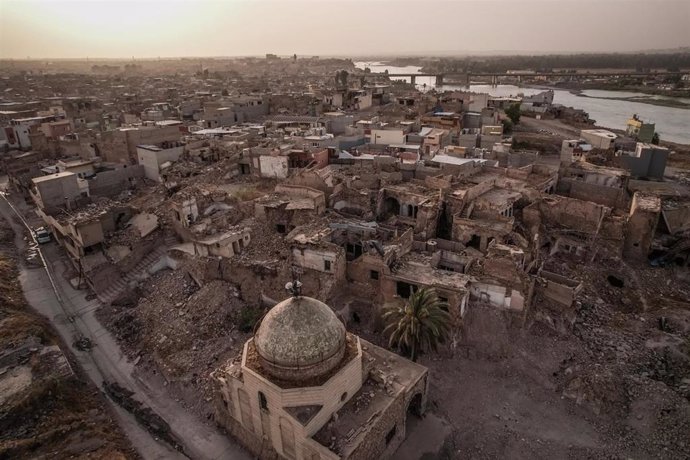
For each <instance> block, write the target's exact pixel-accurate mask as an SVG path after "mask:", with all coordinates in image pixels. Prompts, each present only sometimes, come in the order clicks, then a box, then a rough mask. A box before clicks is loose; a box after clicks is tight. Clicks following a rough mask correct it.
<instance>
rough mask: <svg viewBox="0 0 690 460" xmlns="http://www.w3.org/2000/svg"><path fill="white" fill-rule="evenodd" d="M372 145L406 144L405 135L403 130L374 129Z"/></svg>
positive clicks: (372, 131)
mask: <svg viewBox="0 0 690 460" xmlns="http://www.w3.org/2000/svg"><path fill="white" fill-rule="evenodd" d="M370 142H371V143H372V144H384V145H388V144H404V143H405V133H404V132H403V130H402V129H372V130H371V141H370Z"/></svg>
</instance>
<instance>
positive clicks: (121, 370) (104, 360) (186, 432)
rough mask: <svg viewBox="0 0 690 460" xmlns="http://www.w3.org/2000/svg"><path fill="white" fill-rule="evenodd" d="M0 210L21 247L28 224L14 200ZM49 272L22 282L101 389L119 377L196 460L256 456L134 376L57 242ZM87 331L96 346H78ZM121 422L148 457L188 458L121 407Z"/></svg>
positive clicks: (30, 274)
mask: <svg viewBox="0 0 690 460" xmlns="http://www.w3.org/2000/svg"><path fill="white" fill-rule="evenodd" d="M0 214H2V216H3V217H4V218H5V219H6V220H8V222H10V224H11V225H12V226H13V228H14V229H15V232H16V233H17V235H19V236H18V237H17V238H16V239H17V245H18V247H20V248H21V247H23V246H24V245H25V242H24V241H23V239H22V237H21V235H22V231H23V229H22V225H21V224H20V223H19V222H18V221H19V219H16V218H15V216H14V215H13V214H14V213H13V210H12V208H10V206H9V203H8V201H7V200H6V199H5V197H4V196H0ZM40 249H41V251H42V253H43V256H44V260H45V261H46V263H47V268H48V269H47V270H42V269H27V268H22V269H21V274H20V281H21V283H22V287H23V289H24V294H25V296H26V299H27V301H28V302H29V304H30V305H31V306H32V307H33V308H34V309H35V310H36V311H38V312H39V313H41V314H43V315H44V316H46V317H47V318H48V319H49V320H50V321H51V323H52V324H53V325H54V326H55V328H56V329H57V330H58V332H59V333H60V335H61V337H62V339H63V340H64V342H65V343H66V344H68V346H69V347H70V348H71V349H72V352H73V353H74V355H75V356H76V357H77V360H78V362H79V364H80V365H81V366H82V368H83V369H84V371H85V372H86V374H87V375H88V376H89V378H90V379H91V380H92V381H93V382H94V383H96V385H98V386H99V388H100V387H101V384H102V382H103V380H105V379H108V380H110V381H116V382H118V383H119V384H120V385H122V386H123V387H125V388H129V389H130V390H131V391H133V392H134V396H135V397H136V398H137V399H138V400H140V401H141V402H143V403H144V404H145V405H147V406H148V407H150V408H151V409H153V410H154V411H155V412H156V413H157V414H158V415H159V416H161V417H162V418H163V419H165V421H166V422H167V423H168V424H169V425H170V427H171V429H172V432H173V434H175V435H176V436H177V437H178V439H180V440H181V441H182V442H183V445H184V449H185V453H186V454H187V455H188V456H189V458H192V459H199V460H205V459H226V458H227V459H239V460H243V459H250V458H251V457H250V456H249V455H248V454H247V453H246V452H245V451H244V450H243V449H242V448H240V447H239V446H238V445H237V444H236V443H234V442H233V441H231V440H230V439H229V438H228V437H227V436H225V435H224V434H222V433H221V432H220V431H218V430H217V429H216V428H215V427H213V426H208V425H206V424H204V423H203V422H201V421H200V420H198V419H197V418H196V417H195V416H194V415H192V414H190V413H189V412H187V411H186V410H185V409H184V408H183V407H182V406H181V405H180V404H179V403H177V402H176V401H175V400H174V399H172V398H171V397H170V395H169V394H168V393H167V392H166V389H165V387H162V386H161V385H157V384H152V383H149V382H146V381H143V380H141V379H140V378H137V377H134V376H133V373H132V371H133V368H134V366H133V364H132V363H131V362H129V361H128V360H127V359H126V357H125V355H124V354H123V353H122V351H121V350H120V347H119V346H118V344H117V342H116V340H115V338H114V337H113V336H112V335H111V334H110V333H109V332H108V331H107V330H106V329H105V328H104V327H103V326H102V325H101V324H100V322H99V321H98V320H97V319H96V316H95V312H96V310H97V308H98V307H99V306H100V304H99V302H98V300H91V301H87V300H86V291H78V290H75V289H73V288H72V286H71V285H70V284H69V282H68V281H67V280H66V279H64V277H63V276H62V275H63V273H64V272H65V270H66V269H67V266H66V264H67V263H69V262H68V261H65V260H64V258H63V256H62V255H61V253H60V248H59V247H58V246H57V245H56V244H55V243H49V244H47V245H43V246H41V248H40ZM77 334H83V335H84V336H85V337H88V338H90V339H91V341H92V343H93V345H94V347H93V348H92V350H91V351H90V352H81V351H79V350H76V349H75V348H74V347H73V346H72V342H73V338H74V337H75V336H76V335H77ZM115 407H116V410H117V413H118V415H119V416H120V420H119V422H120V425H121V426H122V428H123V429H124V431H125V432H126V433H127V435H128V437H129V438H130V440H131V441H132V444H133V445H134V446H135V447H136V448H137V450H138V451H139V452H140V454H141V455H142V456H143V457H144V458H147V459H149V458H150V459H164V458H165V459H176V458H185V457H184V456H182V455H181V454H179V453H178V452H176V451H174V450H173V449H171V448H170V447H169V446H167V445H166V444H163V443H160V442H156V441H154V440H153V438H152V437H151V436H150V435H149V433H148V432H146V431H144V430H143V429H142V428H141V427H140V426H139V425H138V424H137V423H136V422H135V421H134V419H133V418H132V417H131V416H130V415H129V414H127V413H124V412H123V411H122V409H121V408H119V407H118V406H115Z"/></svg>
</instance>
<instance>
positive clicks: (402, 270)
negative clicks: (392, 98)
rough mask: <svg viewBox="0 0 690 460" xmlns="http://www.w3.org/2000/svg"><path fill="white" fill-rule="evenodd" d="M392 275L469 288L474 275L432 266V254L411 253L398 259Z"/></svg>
mask: <svg viewBox="0 0 690 460" xmlns="http://www.w3.org/2000/svg"><path fill="white" fill-rule="evenodd" d="M398 262H399V264H398V265H397V266H396V267H395V269H394V270H392V271H391V276H393V278H395V279H398V280H400V281H405V282H408V283H411V284H418V285H423V286H433V287H439V288H441V289H453V290H460V289H468V285H469V283H470V281H472V277H471V276H470V275H466V274H464V273H457V272H451V271H448V270H442V269H439V268H434V267H432V266H431V256H427V255H425V254H420V253H409V254H406V255H405V256H403V257H402V258H400V259H399V260H398Z"/></svg>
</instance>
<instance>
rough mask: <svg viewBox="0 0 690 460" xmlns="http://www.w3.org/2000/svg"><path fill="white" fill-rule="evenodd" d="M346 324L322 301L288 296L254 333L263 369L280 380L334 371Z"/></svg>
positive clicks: (341, 348)
mask: <svg viewBox="0 0 690 460" xmlns="http://www.w3.org/2000/svg"><path fill="white" fill-rule="evenodd" d="M345 336H346V332H345V326H344V325H343V323H342V322H341V321H340V320H339V319H338V317H337V316H336V315H335V313H333V311H332V310H331V309H330V308H329V307H328V305H326V304H325V303H323V302H319V301H318V300H316V299H312V298H311V297H303V296H298V297H290V298H289V299H286V300H284V301H282V302H280V303H279V304H277V305H276V306H275V307H273V308H272V309H271V310H270V311H269V312H268V313H267V314H266V316H264V318H263V320H262V321H261V324H260V325H259V329H258V330H257V331H256V335H255V336H254V345H255V347H256V351H257V353H258V355H259V361H260V363H261V366H262V368H264V369H265V370H266V372H267V373H268V374H270V375H271V376H273V377H276V378H279V379H282V380H289V381H295V380H304V379H310V378H313V377H318V376H321V375H324V374H326V373H327V372H329V371H331V370H333V368H335V367H336V366H337V365H338V364H339V363H340V361H342V359H343V356H344V355H345Z"/></svg>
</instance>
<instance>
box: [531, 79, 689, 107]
mask: <svg viewBox="0 0 690 460" xmlns="http://www.w3.org/2000/svg"><path fill="white" fill-rule="evenodd" d="M521 87H524V88H531V89H539V90H550V89H551V90H558V91H568V92H569V93H570V94H572V95H574V96H577V97H586V98H590V99H600V100H607V101H623V102H637V103H641V104H649V105H655V106H659V107H673V108H676V109H685V110H690V102H684V101H681V100H678V99H673V98H676V97H677V98H681V99H682V98H685V97H687V96H683V97H681V96H667V95H664V94H657V93H642V92H640V91H636V92H638V93H640V94H641V95H640V96H620V97H616V96H613V97H611V96H607V97H597V96H592V95H589V94H585V91H587V90H601V91H610V92H614V93H615V92H617V91H618V92H621V93H625V92H630V91H634V90H631V89H610V88H609V89H607V88H568V87H563V86H554V85H531V84H530V85H522V86H521ZM654 96H662V97H654Z"/></svg>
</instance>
